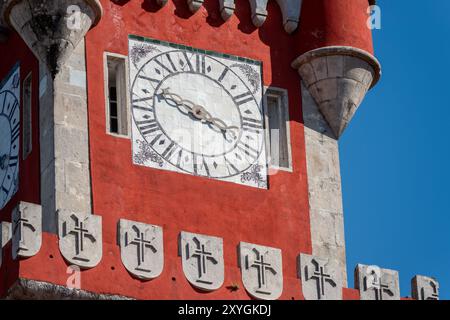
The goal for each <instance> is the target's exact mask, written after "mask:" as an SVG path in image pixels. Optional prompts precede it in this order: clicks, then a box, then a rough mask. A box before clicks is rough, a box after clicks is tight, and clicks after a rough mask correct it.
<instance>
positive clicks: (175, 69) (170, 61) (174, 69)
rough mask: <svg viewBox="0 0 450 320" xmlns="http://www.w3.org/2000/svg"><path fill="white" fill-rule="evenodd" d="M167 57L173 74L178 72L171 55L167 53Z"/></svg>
mask: <svg viewBox="0 0 450 320" xmlns="http://www.w3.org/2000/svg"><path fill="white" fill-rule="evenodd" d="M166 57H167V60H168V61H169V63H170V66H171V67H172V70H173V72H177V71H178V69H177V68H176V67H175V64H174V63H173V61H172V58H171V56H170V54H168V53H167V54H166Z"/></svg>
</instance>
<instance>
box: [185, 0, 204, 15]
mask: <svg viewBox="0 0 450 320" xmlns="http://www.w3.org/2000/svg"><path fill="white" fill-rule="evenodd" d="M203 2H204V0H187V4H188V6H189V10H191V12H192V13H195V12H197V11H198V9H200V7H201V6H202V5H203Z"/></svg>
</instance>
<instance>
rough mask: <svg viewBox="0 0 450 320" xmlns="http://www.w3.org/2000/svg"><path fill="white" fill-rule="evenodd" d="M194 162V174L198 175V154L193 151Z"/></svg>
mask: <svg viewBox="0 0 450 320" xmlns="http://www.w3.org/2000/svg"><path fill="white" fill-rule="evenodd" d="M192 164H193V167H194V174H195V175H196V176H198V163H197V155H196V154H195V153H193V152H192Z"/></svg>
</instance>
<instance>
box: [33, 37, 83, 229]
mask: <svg viewBox="0 0 450 320" xmlns="http://www.w3.org/2000/svg"><path fill="white" fill-rule="evenodd" d="M72 70H77V71H78V72H79V73H84V74H85V73H86V55H85V42H84V38H83V39H82V40H81V41H80V43H79V45H78V46H77V47H76V48H75V50H74V52H73V53H72V54H71V56H70V57H69V59H68V60H67V61H66V63H65V64H64V66H63V67H62V68H61V71H60V72H59V73H58V74H56V76H55V78H54V79H52V76H51V74H50V73H49V72H48V69H47V67H46V66H45V65H44V64H43V63H41V64H40V83H41V84H42V83H43V82H44V81H46V82H47V84H46V88H47V89H46V90H45V93H44V94H43V95H42V96H41V97H40V99H39V106H40V107H39V122H40V125H39V128H40V130H39V133H40V156H41V158H40V159H41V161H40V165H41V203H42V216H43V221H42V222H43V225H42V228H43V231H44V232H50V233H57V218H56V212H57V211H58V210H71V211H74V212H83V213H86V214H91V212H92V207H91V196H92V195H91V181H90V158H89V128H88V108H87V90H86V88H81V87H79V86H75V85H73V84H71V83H70V81H69V79H70V77H69V75H70V72H71V71H72Z"/></svg>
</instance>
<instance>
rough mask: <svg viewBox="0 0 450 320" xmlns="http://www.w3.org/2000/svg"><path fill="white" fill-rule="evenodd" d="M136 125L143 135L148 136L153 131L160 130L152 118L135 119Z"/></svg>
mask: <svg viewBox="0 0 450 320" xmlns="http://www.w3.org/2000/svg"><path fill="white" fill-rule="evenodd" d="M136 125H137V126H138V128H139V131H141V134H142V135H143V136H148V135H150V134H152V133H155V132H158V131H160V130H161V128H160V127H159V124H158V122H157V121H156V120H154V119H151V120H143V121H136Z"/></svg>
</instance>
